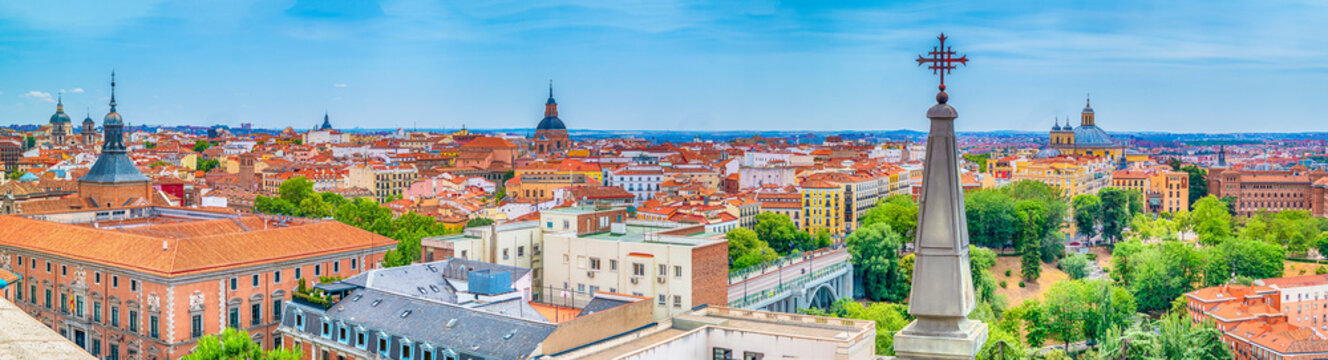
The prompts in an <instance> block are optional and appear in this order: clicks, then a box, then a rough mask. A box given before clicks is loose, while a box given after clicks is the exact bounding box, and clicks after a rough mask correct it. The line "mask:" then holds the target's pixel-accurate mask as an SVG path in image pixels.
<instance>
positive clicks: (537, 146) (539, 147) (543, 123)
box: [530, 81, 571, 156]
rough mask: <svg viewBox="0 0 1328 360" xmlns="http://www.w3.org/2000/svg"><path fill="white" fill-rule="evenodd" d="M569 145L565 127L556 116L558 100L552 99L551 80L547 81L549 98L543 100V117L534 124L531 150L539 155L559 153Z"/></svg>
mask: <svg viewBox="0 0 1328 360" xmlns="http://www.w3.org/2000/svg"><path fill="white" fill-rule="evenodd" d="M568 147H571V142H570V141H569V140H568V138H567V127H566V126H564V125H563V120H562V119H559V118H558V102H557V101H554V100H553V82H552V81H550V82H549V100H548V101H545V102H544V118H543V119H541V120H540V122H539V125H537V126H535V138H534V141H532V142H531V149H530V150H531V151H534V152H535V153H536V154H539V155H540V156H546V155H549V154H554V153H561V152H563V151H564V150H567V148H568Z"/></svg>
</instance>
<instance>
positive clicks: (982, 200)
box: [964, 190, 1021, 249]
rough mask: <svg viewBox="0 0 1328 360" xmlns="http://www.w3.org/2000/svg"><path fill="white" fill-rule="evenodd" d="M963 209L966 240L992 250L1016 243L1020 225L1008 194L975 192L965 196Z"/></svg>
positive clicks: (993, 191)
mask: <svg viewBox="0 0 1328 360" xmlns="http://www.w3.org/2000/svg"><path fill="white" fill-rule="evenodd" d="M964 209H965V215H967V218H968V236H969V240H970V241H971V242H972V243H973V244H974V245H978V246H982V247H987V248H993V249H1001V248H1005V247H1008V246H1014V245H1015V244H1014V243H1013V242H1014V239H1015V235H1016V234H1017V233H1018V231H1019V227H1020V226H1021V225H1020V224H1019V217H1018V215H1017V214H1016V213H1015V208H1014V199H1012V198H1010V196H1009V195H1006V194H1005V193H1002V192H1000V191H995V190H979V191H974V192H972V193H970V194H967V195H965V196H964Z"/></svg>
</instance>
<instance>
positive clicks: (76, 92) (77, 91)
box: [69, 88, 83, 94]
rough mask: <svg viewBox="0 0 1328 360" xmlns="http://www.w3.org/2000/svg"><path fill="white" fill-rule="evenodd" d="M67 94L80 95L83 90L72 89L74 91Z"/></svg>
mask: <svg viewBox="0 0 1328 360" xmlns="http://www.w3.org/2000/svg"><path fill="white" fill-rule="evenodd" d="M69 92H70V93H73V94H82V93H83V88H74V90H69Z"/></svg>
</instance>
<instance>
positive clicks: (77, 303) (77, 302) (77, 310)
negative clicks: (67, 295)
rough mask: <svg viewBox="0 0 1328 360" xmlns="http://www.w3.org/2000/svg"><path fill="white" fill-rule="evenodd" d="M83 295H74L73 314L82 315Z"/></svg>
mask: <svg viewBox="0 0 1328 360" xmlns="http://www.w3.org/2000/svg"><path fill="white" fill-rule="evenodd" d="M83 305H84V303H83V295H74V315H77V316H78V317H83V316H84V314H83V311H84V310H83Z"/></svg>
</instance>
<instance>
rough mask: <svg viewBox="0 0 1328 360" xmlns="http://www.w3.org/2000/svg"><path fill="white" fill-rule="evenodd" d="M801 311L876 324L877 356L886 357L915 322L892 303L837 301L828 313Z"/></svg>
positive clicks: (809, 310) (813, 310)
mask: <svg viewBox="0 0 1328 360" xmlns="http://www.w3.org/2000/svg"><path fill="white" fill-rule="evenodd" d="M897 235H898V234H896V236H897ZM801 310H802V312H804V313H807V314H810V315H817V316H832V317H838V318H846V319H859V320H870V321H874V322H876V354H877V355H885V356H893V355H894V354H895V347H894V343H895V333H896V332H899V330H901V329H903V328H904V326H906V325H908V323H909V322H911V321H913V318H912V317H910V316H909V315H908V306H904V305H900V304H891V303H873V304H871V305H870V306H863V305H862V304H860V303H858V302H856V301H853V300H851V299H840V300H838V301H835V303H834V304H833V305H831V306H830V309H828V310H827V311H820V310H816V309H801Z"/></svg>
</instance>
